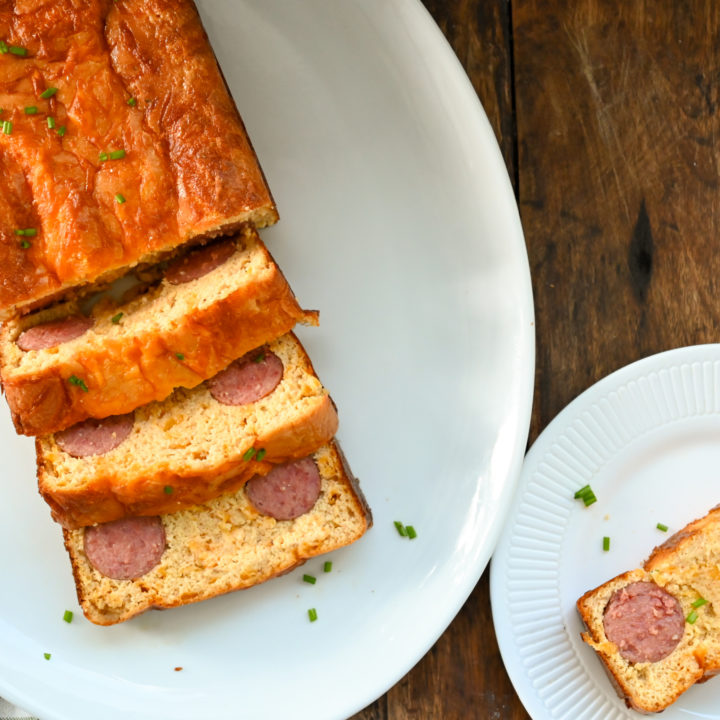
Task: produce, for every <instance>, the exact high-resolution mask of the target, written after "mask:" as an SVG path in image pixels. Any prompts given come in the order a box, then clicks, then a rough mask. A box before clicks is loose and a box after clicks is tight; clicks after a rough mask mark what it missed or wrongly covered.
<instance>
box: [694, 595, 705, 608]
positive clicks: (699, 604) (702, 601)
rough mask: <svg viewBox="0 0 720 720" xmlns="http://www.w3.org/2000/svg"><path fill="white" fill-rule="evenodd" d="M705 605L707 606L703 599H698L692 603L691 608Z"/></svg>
mask: <svg viewBox="0 0 720 720" xmlns="http://www.w3.org/2000/svg"><path fill="white" fill-rule="evenodd" d="M706 604H707V600H706V599H705V598H704V597H699V598H698V599H697V600H696V601H695V602H694V603H692V606H693V607H694V608H699V607H702V606H703V605H706Z"/></svg>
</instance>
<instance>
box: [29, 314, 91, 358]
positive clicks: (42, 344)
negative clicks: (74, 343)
mask: <svg viewBox="0 0 720 720" xmlns="http://www.w3.org/2000/svg"><path fill="white" fill-rule="evenodd" d="M92 326H93V319H92V318H89V317H85V316H84V315H69V316H68V317H65V318H62V319H60V320H53V321H52V322H46V323H42V324H41V325H35V327H31V328H28V329H27V330H25V331H24V332H21V333H20V335H19V336H18V339H17V340H16V341H15V343H16V344H17V346H18V347H19V348H20V349H21V350H23V351H24V352H27V351H28V350H45V349H47V348H51V347H55V346H56V345H60V344H62V343H65V342H68V341H69V340H73V339H75V338H76V337H80V335H82V334H83V333H86V332H87V331H88V330H89V329H90V328H91V327H92Z"/></svg>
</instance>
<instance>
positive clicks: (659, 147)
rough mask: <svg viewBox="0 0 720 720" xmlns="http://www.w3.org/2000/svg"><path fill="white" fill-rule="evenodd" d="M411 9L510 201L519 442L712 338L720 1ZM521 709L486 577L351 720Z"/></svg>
mask: <svg viewBox="0 0 720 720" xmlns="http://www.w3.org/2000/svg"><path fill="white" fill-rule="evenodd" d="M424 3H425V6H426V7H427V9H428V10H429V11H430V13H431V14H432V15H433V17H434V19H435V21H436V22H437V24H438V25H439V26H440V28H441V29H442V31H443V33H444V34H445V36H446V37H447V39H448V41H449V42H450V44H451V45H452V47H453V49H454V50H455V53H456V54H457V56H458V58H459V60H460V62H461V63H462V65H463V67H464V68H465V70H466V72H467V73H468V76H469V77H470V79H471V81H472V84H473V86H474V88H475V90H476V92H477V94H478V96H479V98H480V100H481V101H482V103H483V106H484V107H485V111H486V113H487V115H488V117H489V119H490V122H491V124H492V126H493V128H494V130H495V134H496V137H497V139H498V143H499V145H500V148H501V150H502V153H503V156H504V158H505V162H506V165H507V168H508V172H509V174H510V178H511V180H512V181H513V186H514V188H515V192H516V196H517V199H518V206H519V209H520V215H521V219H522V223H523V229H524V232H525V240H526V245H527V250H528V257H529V261H530V270H531V275H532V282H533V293H534V300H535V314H536V374H535V394H534V402H533V412H532V419H531V426H530V437H529V442H530V443H532V442H533V441H534V440H535V439H536V438H537V436H538V435H539V434H540V433H541V432H542V430H543V429H544V428H545V426H546V425H547V424H548V423H549V422H550V420H552V419H553V418H554V417H555V415H557V413H558V412H560V410H562V408H563V407H565V405H567V403H568V402H570V401H571V400H572V399H573V398H574V397H576V396H577V395H578V394H580V393H581V392H582V391H583V390H585V389H586V388H588V387H589V386H591V385H592V384H593V383H595V382H596V381H597V380H599V379H600V378H602V377H604V376H605V375H607V374H609V373H611V372H612V371H614V370H616V369H618V368H620V367H622V366H624V365H626V364H628V363H630V362H633V361H634V360H637V359H639V358H641V357H646V356H648V355H652V354H654V353H656V352H660V351H662V350H669V349H672V348H675V347H679V346H683V345H692V344H698V343H705V342H718V341H719V340H720V331H719V330H718V329H717V328H718V321H719V319H720V318H719V316H720V309H719V308H720V297H719V296H718V286H719V285H720V253H718V252H717V251H716V248H718V246H719V245H720V242H719V241H718V237H717V234H718V233H717V225H718V222H719V217H720V215H719V213H718V206H720V195H719V193H718V186H719V184H720V182H719V177H720V121H719V116H718V105H719V103H720V39H719V35H720V3H717V2H714V0H706V1H705V2H700V1H698V2H695V1H693V0H685V1H684V2H677V0H646V1H645V2H643V1H642V0H633V2H625V1H624V0H614V1H612V2H611V1H609V0H608V1H607V2H601V1H599V0H573V2H566V0H546V1H544V2H543V1H541V0H424ZM528 717H529V716H528V714H527V713H526V712H525V710H524V708H523V706H522V704H521V703H520V701H519V699H518V698H517V696H516V694H515V692H514V690H513V687H512V684H511V682H510V680H509V678H508V676H507V673H506V672H505V670H504V667H503V664H502V659H501V657H500V654H499V651H498V647H497V641H496V639H495V635H494V632H493V627H492V618H491V612H490V601H489V584H488V572H487V571H486V572H485V573H484V575H483V577H482V578H481V580H480V581H479V583H478V585H477V586H476V588H475V590H474V591H473V593H472V594H471V596H470V598H469V599H468V600H467V602H466V603H465V605H464V607H463V608H462V610H461V611H460V613H459V614H458V616H457V617H456V618H455V620H454V621H453V623H452V624H451V626H450V627H449V628H448V630H447V631H446V632H445V633H444V634H443V636H442V637H441V638H440V639H439V640H438V641H437V643H436V644H435V645H434V647H433V648H432V649H431V650H430V651H429V652H428V654H427V655H426V656H425V657H424V658H423V659H422V660H421V661H420V662H419V663H418V665H417V666H416V667H415V668H413V670H411V671H410V672H409V673H408V675H407V676H406V677H405V678H403V679H402V680H401V681H400V682H399V683H398V684H397V685H396V686H395V687H393V688H392V689H391V690H390V691H389V692H388V693H387V694H386V695H384V696H383V697H382V698H380V699H379V700H377V701H376V702H375V703H373V704H372V705H370V706H369V707H368V708H366V709H365V710H363V711H362V712H360V713H358V714H357V715H356V716H355V718H354V720H405V719H409V718H413V719H417V720H428V719H435V718H437V719H443V720H444V719H446V718H447V719H454V718H488V719H489V720H527V718H528ZM536 720H541V719H539V718H536Z"/></svg>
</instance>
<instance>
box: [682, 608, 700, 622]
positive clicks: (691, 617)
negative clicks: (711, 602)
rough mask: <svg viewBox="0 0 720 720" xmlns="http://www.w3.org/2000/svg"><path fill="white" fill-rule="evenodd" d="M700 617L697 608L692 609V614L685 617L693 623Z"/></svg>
mask: <svg viewBox="0 0 720 720" xmlns="http://www.w3.org/2000/svg"><path fill="white" fill-rule="evenodd" d="M697 619H698V614H697V612H696V611H695V610H691V611H690V614H689V615H688V616H687V617H686V618H685V620H686V621H687V622H688V623H690V625H692V624H693V623H694V622H695V621H696V620H697Z"/></svg>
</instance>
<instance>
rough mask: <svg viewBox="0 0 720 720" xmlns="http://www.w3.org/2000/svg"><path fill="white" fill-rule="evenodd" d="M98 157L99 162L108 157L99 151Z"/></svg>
mask: <svg viewBox="0 0 720 720" xmlns="http://www.w3.org/2000/svg"><path fill="white" fill-rule="evenodd" d="M98 159H99V160H100V162H105V161H106V160H107V159H108V155H107V153H104V152H101V153H100V154H99V155H98Z"/></svg>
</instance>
